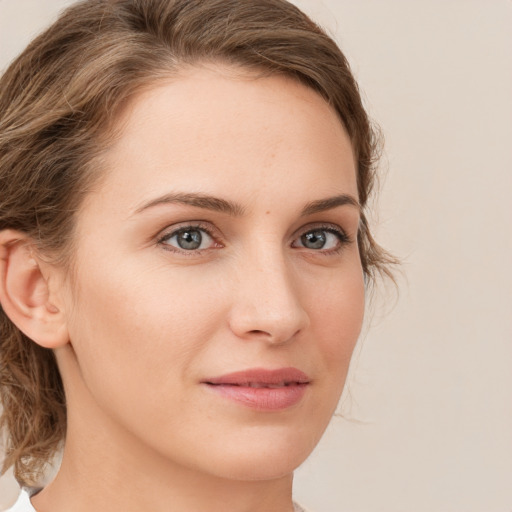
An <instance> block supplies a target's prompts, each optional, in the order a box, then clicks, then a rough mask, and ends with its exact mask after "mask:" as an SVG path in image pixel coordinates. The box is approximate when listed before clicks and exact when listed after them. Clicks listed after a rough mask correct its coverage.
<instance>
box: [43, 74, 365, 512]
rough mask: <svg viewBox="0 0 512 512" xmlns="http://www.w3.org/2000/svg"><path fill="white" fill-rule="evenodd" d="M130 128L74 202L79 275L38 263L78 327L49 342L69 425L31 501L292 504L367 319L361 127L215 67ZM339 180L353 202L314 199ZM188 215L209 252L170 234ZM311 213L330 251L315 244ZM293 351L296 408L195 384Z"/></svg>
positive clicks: (159, 96) (70, 323)
mask: <svg viewBox="0 0 512 512" xmlns="http://www.w3.org/2000/svg"><path fill="white" fill-rule="evenodd" d="M119 126H120V127H121V135H120V137H119V139H118V140H117V141H116V143H115V144H114V145H113V146H112V147H111V148H110V149H109V150H108V151H107V153H106V155H105V158H104V166H105V169H106V171H105V176H104V178H103V179H102V180H101V183H100V184H99V186H98V187H97V189H96V190H95V191H92V192H91V193H90V194H89V196H88V197H87V199H86V201H85V203H84V205H83V208H82V210H81V211H80V213H79V216H78V221H77V230H76V246H75V247H76V258H75V259H76V265H75V268H74V272H73V274H72V275H71V276H69V275H68V276H66V275H65V274H64V273H63V271H62V270H61V269H58V268H52V267H50V266H48V265H46V266H42V267H41V268H42V274H43V276H44V280H45V282H46V284H47V286H48V292H47V293H48V301H49V302H50V303H51V304H52V306H51V307H52V308H54V309H53V310H51V311H58V312H59V314H60V318H62V322H63V324H64V325H65V329H66V332H67V336H66V341H65V343H61V344H60V346H58V347H56V348H55V352H56V355H57V360H58V363H59V368H60V369H61V373H62V376H63V380H64V384H65V388H66V393H67V399H68V415H69V425H68V435H67V439H66V447H65V451H64V459H63V463H62V467H61V470H60V472H59V474H58V476H57V477H56V479H55V480H54V482H53V483H52V484H51V485H49V486H48V487H47V488H46V489H44V490H43V491H42V492H41V493H40V494H38V495H37V496H35V497H34V498H33V503H34V506H35V507H36V508H37V509H38V510H39V511H41V512H46V511H48V512H50V511H52V512H59V511H61V510H62V511H63V510H69V503H73V504H74V505H73V510H75V511H82V510H84V511H85V510H89V511H90V510H103V509H104V508H105V503H108V508H109V510H111V511H117V510H119V511H121V510H123V511H124V512H126V511H140V510H152V511H157V512H158V511H169V510H173V511H174V510H176V511H184V510H190V511H196V510H197V511H199V510H208V511H209V512H215V511H221V510H222V511H223V512H226V511H229V510H233V511H237V512H241V511H242V512H244V511H246V512H249V511H251V512H260V511H261V512H263V511H266V512H269V511H276V512H278V511H279V512H284V511H291V510H292V504H291V484H292V473H293V470H294V469H295V468H296V467H297V466H298V465H300V464H301V463H302V462H303V461H304V459H305V458H306V457H307V456H308V455H309V454H310V452H311V450H312V449H313V447H314V446H315V445H316V444H317V442H318V440H319V439H320V437H321V435H322V433H323V432H324V430H325V428H326V426H327V424H328V422H329V420H330V418H331V416H332V414H333V412H334V410H335V408H336V405H337V403H338V400H339V397H340V394H341V391H342V389H343V385H344V382H345V378H346V374H347V370H348V366H349V362H350V358H351V355H352V351H353V349H354V345H355V343H356V340H357V338H358V335H359V332H360V329H361V323H362V319H363V311H364V282H363V274H362V269H361V262H360V257H359V251H358V247H357V241H356V235H357V229H358V222H359V209H358V207H357V186H356V175H355V163H354V156H353V151H352V147H351V144H350V140H349V138H348V136H347V134H346V132H345V130H344V128H343V126H342V124H341V123H340V121H339V119H338V117H337V116H336V114H335V112H334V111H333V110H332V109H331V108H330V107H329V106H328V104H327V103H326V102H325V101H324V100H323V99H322V98H321V97H320V96H319V95H318V94H317V93H316V92H314V91H313V90H311V89H309V88H307V87H305V86H303V85H301V84H298V83H296V82H294V81H292V80H290V79H287V78H284V77H278V76H274V77H266V78H253V77H250V76H248V75H244V74H242V73H240V72H234V70H233V69H228V68H223V67H221V66H210V67H206V66H205V67H196V68H194V69H188V70H187V71H186V72H183V73H182V74H181V76H180V77H179V78H178V79H173V80H172V81H169V82H167V83H160V84H158V85H155V87H153V88H150V89H149V90H147V91H145V92H144V93H142V94H141V95H140V96H139V97H137V98H136V99H135V100H134V101H133V102H132V104H131V105H130V106H129V108H128V109H127V110H126V111H125V112H124V113H123V116H122V118H121V119H120V120H119ZM176 194H181V195H183V194H201V195H207V196H213V197H215V198H221V199H223V200H225V201H228V202H230V203H236V205H237V206H236V208H234V211H231V212H228V211H219V210H218V209H212V208H211V206H212V205H211V204H210V203H211V202H210V203H209V204H208V207H207V208H205V207H204V206H205V204H199V205H198V204H182V203H179V202H175V201H174V202H173V201H168V200H169V199H170V198H174V199H176ZM340 195H344V197H345V196H350V197H351V198H352V199H353V202H354V203H356V204H341V205H337V206H336V205H333V204H331V205H330V207H329V205H326V204H323V206H321V208H320V209H321V211H313V210H314V208H312V207H311V205H312V203H314V202H317V201H322V200H325V199H327V198H332V197H334V196H340ZM164 196H167V197H166V198H167V201H166V200H163V199H162V197H164ZM180 197H181V198H183V196H180ZM338 202H340V201H338ZM196 203H197V201H196ZM308 206H309V207H310V208H309V211H306V212H305V209H306V210H307V208H308ZM317 209H319V208H317ZM198 224H199V226H198ZM189 225H193V226H195V227H196V228H198V229H207V230H209V231H210V235H209V236H208V235H206V233H205V232H202V235H203V245H202V246H201V248H200V249H199V250H189V251H186V250H183V249H180V248H179V246H178V245H177V238H176V236H174V237H173V234H175V232H176V230H177V229H178V228H182V227H184V226H189ZM327 228H328V229H330V230H333V231H335V230H338V231H339V232H341V233H342V235H341V236H338V235H337V234H335V233H333V232H331V231H326V229H327ZM315 230H316V231H318V230H320V231H322V230H323V231H322V232H323V233H324V235H325V236H326V245H325V246H324V247H323V248H320V249H318V248H311V247H309V246H304V243H303V242H304V238H303V235H304V234H306V233H311V232H312V231H315ZM282 367H295V368H298V369H300V370H301V371H303V372H305V373H306V374H307V375H308V376H309V378H310V384H309V385H308V387H307V389H306V393H305V395H304V397H303V398H302V400H301V401H300V402H299V403H298V404H295V405H294V406H292V407H289V408H287V409H285V410H279V411H274V412H269V411H258V410H254V409H251V408H248V407H245V406H243V405H240V404H238V403H235V402H233V401H231V400H227V399H225V398H224V397H221V396H218V395H217V394H215V393H212V392H211V391H210V390H209V389H208V388H207V387H205V386H204V384H201V382H202V381H203V380H204V379H206V378H208V377H213V376H219V375H224V374H227V373H230V372H234V371H240V370H246V369H248V368H267V369H275V368H282ZM170 504H172V506H170Z"/></svg>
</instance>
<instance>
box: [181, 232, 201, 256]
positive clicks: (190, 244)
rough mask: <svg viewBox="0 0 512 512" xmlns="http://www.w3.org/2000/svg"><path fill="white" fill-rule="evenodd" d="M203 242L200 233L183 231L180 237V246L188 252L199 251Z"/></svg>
mask: <svg viewBox="0 0 512 512" xmlns="http://www.w3.org/2000/svg"><path fill="white" fill-rule="evenodd" d="M202 241H203V236H202V235H201V232H200V231H197V230H196V231H192V230H190V231H182V232H181V233H180V234H179V235H178V245H179V246H180V247H181V248H182V249H185V250H186V251H191V250H193V249H198V248H199V247H200V246H201V242H202Z"/></svg>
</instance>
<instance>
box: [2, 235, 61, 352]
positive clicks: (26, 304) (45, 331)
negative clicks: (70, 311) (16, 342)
mask: <svg viewBox="0 0 512 512" xmlns="http://www.w3.org/2000/svg"><path fill="white" fill-rule="evenodd" d="M35 254H36V251H35V248H34V244H33V242H32V241H31V240H30V238H28V237H27V236H26V235H24V234H23V233H20V232H18V231H14V230H10V229H6V230H2V231H0V304H1V305H2V309H3V310H4V312H5V314H6V315H7V316H8V317H9V318H10V320H11V321H12V322H13V323H14V324H15V325H16V326H17V327H18V329H20V331H21V332H23V334H25V335H26V336H28V337H29V338H30V339H32V340H33V341H35V342H36V343H37V344H39V345H41V346H42V347H45V348H52V349H53V348H58V347H61V346H64V345H65V344H66V343H67V342H68V341H69V335H68V331H67V325H66V318H65V315H64V312H63V311H61V309H62V308H59V307H58V306H59V305H56V304H54V303H52V297H51V294H50V289H49V287H48V284H49V278H50V271H49V269H48V268H46V267H48V265H45V264H43V262H42V261H40V260H39V259H38V258H37V256H35ZM43 268H44V270H45V272H44V273H43ZM45 274H46V275H45Z"/></svg>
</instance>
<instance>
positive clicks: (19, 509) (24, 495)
mask: <svg viewBox="0 0 512 512" xmlns="http://www.w3.org/2000/svg"><path fill="white" fill-rule="evenodd" d="M6 512H36V510H35V508H34V507H33V506H32V503H30V495H29V493H28V492H27V491H26V490H25V489H23V490H22V491H21V493H20V495H19V497H18V501H16V503H15V504H14V505H13V506H12V507H11V508H10V509H9V510H7V511H6Z"/></svg>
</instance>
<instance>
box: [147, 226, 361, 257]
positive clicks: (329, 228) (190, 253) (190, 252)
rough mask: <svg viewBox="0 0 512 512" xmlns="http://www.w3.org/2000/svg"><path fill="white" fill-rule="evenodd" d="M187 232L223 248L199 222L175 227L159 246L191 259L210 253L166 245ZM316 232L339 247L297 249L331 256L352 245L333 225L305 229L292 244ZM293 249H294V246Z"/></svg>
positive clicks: (158, 240) (161, 240)
mask: <svg viewBox="0 0 512 512" xmlns="http://www.w3.org/2000/svg"><path fill="white" fill-rule="evenodd" d="M186 231H203V232H204V233H206V234H207V235H208V236H209V237H210V238H211V239H212V240H213V241H214V243H215V245H216V247H213V249H217V248H222V247H223V244H222V242H219V238H220V236H219V235H218V234H217V233H215V234H214V232H213V230H212V229H211V227H210V226H209V225H207V224H204V223H201V222H197V223H193V224H185V225H183V226H179V227H175V226H173V227H172V230H170V231H166V232H164V233H163V234H162V235H161V236H159V237H158V239H157V244H158V245H161V246H162V247H163V248H164V249H165V250H167V251H170V252H174V253H179V254H182V255H185V256H191V257H193V256H197V255H198V254H201V253H203V252H205V251H209V250H211V249H212V248H211V247H209V248H207V249H195V250H186V249H179V248H177V247H174V246H171V245H170V244H169V243H166V240H169V239H170V238H172V237H174V236H176V235H178V234H179V233H182V232H186ZM314 231H324V232H326V233H330V234H333V235H335V236H336V237H337V238H338V241H339V244H338V246H337V247H335V248H333V249H327V250H322V249H318V250H315V249H309V248H308V247H304V246H299V247H295V248H297V249H306V250H310V251H312V252H313V253H316V254H319V255H331V254H337V253H340V252H341V251H342V250H343V248H344V247H345V246H346V245H349V244H350V243H352V238H351V237H350V236H349V235H348V234H347V233H346V232H345V231H344V230H343V229H341V228H339V227H337V226H335V225H333V224H318V225H311V226H307V227H306V229H303V230H302V231H301V233H300V234H299V235H298V236H297V237H296V238H295V239H294V240H293V242H292V244H293V243H295V242H296V241H297V240H300V239H301V237H303V236H304V235H306V234H308V233H312V232H314ZM292 247H293V245H292Z"/></svg>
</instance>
